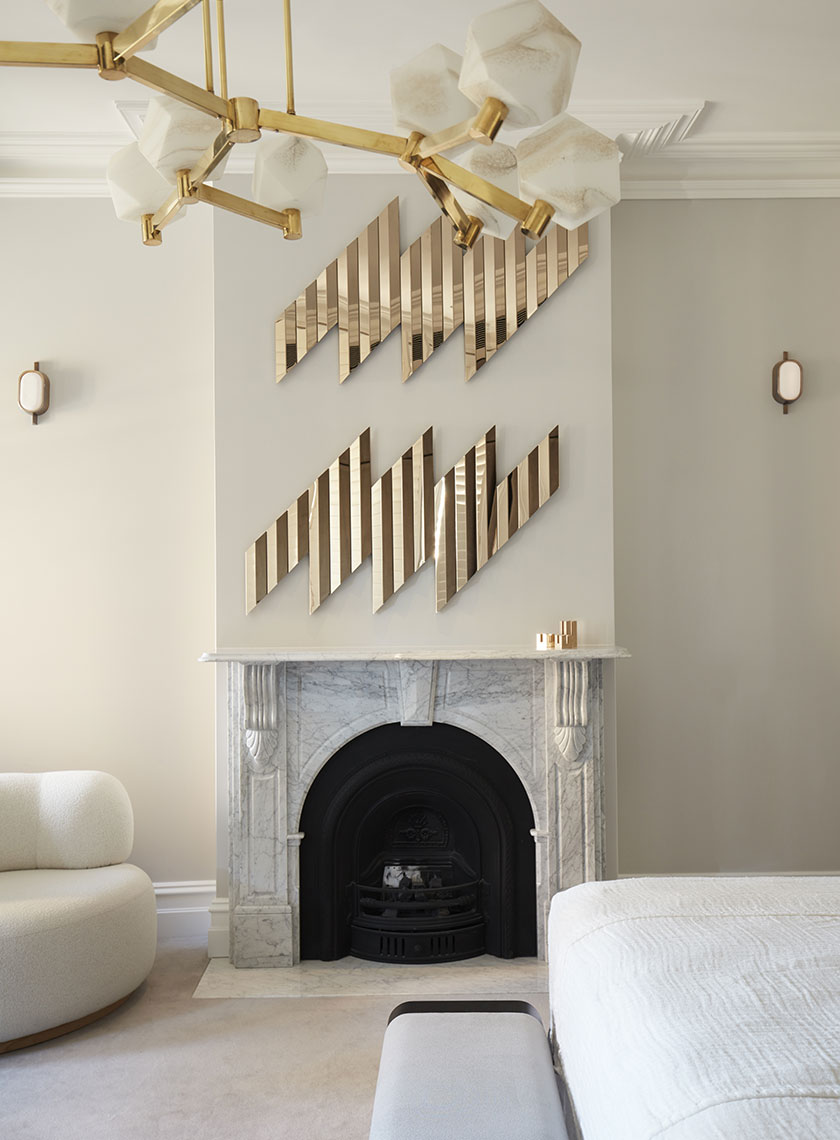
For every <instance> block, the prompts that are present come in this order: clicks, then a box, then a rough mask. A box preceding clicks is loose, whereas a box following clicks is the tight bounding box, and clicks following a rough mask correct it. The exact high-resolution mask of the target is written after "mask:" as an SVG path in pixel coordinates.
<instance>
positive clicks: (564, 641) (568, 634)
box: [558, 621, 578, 649]
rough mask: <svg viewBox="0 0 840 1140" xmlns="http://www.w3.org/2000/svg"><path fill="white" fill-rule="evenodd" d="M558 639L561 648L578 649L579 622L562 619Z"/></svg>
mask: <svg viewBox="0 0 840 1140" xmlns="http://www.w3.org/2000/svg"><path fill="white" fill-rule="evenodd" d="M558 640H559V643H560V648H561V649H577V643H578V640H577V622H576V621H561V622H560V636H559V639H558Z"/></svg>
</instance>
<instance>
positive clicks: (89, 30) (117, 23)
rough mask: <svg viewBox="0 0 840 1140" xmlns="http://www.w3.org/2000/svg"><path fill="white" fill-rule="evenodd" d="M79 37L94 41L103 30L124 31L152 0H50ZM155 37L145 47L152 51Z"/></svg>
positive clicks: (52, 6)
mask: <svg viewBox="0 0 840 1140" xmlns="http://www.w3.org/2000/svg"><path fill="white" fill-rule="evenodd" d="M47 6H48V7H50V8H52V10H53V12H55V14H56V16H58V18H59V20H61V22H62V24H64V26H65V27H66V28H68V29H69V30H70V31H71V32H72V33H73V35H74V36H75V37H76V39H79V40H81V41H82V42H83V43H88V44H92V43H93V41H94V40H95V39H96V37H97V36H98V35H99V33H100V32H122V31H124V30H125V28H127V27H128V25H129V24H132V23H134V21H135V20H136V19H137V17H138V16H142V15H143V13H144V12H145V11H146V9H147V8H150V7H151V4H150V3H149V0H47ZM156 44H157V40H152V41H151V42H150V43H148V44H147V45H146V47H145V48H144V49H143V50H144V51H151V50H152V48H153V47H154V46H155V45H156Z"/></svg>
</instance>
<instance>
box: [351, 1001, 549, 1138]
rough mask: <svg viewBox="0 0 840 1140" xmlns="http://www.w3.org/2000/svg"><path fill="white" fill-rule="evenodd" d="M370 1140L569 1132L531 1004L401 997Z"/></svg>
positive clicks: (378, 1087) (544, 1040) (384, 1050)
mask: <svg viewBox="0 0 840 1140" xmlns="http://www.w3.org/2000/svg"><path fill="white" fill-rule="evenodd" d="M370 1140H567V1133H566V1128H565V1124H564V1122H563V1109H562V1106H561V1103H560V1095H559V1093H558V1089H557V1079H556V1077H555V1073H554V1068H553V1066H552V1063H551V1052H550V1050H549V1045H548V1040H547V1038H546V1035H545V1030H544V1028H543V1024H542V1021H541V1020H540V1017H539V1014H538V1013H537V1011H536V1010H535V1009H534V1007H533V1006H532V1005H529V1004H528V1003H527V1002H524V1001H410V1002H404V1003H403V1004H402V1005H398V1006H397V1007H396V1009H395V1010H394V1011H393V1012H392V1014H391V1016H390V1018H389V1021H388V1027H387V1029H386V1030H385V1040H384V1042H383V1045H382V1058H381V1060H380V1064H379V1077H378V1080H377V1083H376V1096H375V1099H374V1105H373V1118H372V1121H371V1128H370Z"/></svg>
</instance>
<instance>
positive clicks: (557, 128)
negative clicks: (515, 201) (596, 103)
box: [516, 115, 621, 230]
mask: <svg viewBox="0 0 840 1140" xmlns="http://www.w3.org/2000/svg"><path fill="white" fill-rule="evenodd" d="M516 157H517V159H518V160H519V187H520V196H521V197H522V198H524V199H525V200H526V201H529V202H533V201H535V200H536V199H537V198H543V199H544V200H545V201H546V202H549V203H550V204H551V205H552V206H554V208H555V210H556V211H557V212H556V214H555V215H554V221H556V222H559V223H560V225H561V226H565V227H566V229H567V230H573V229H575V228H576V227H577V226H580V225H583V223H584V222H588V221H589V220H590V218H594V217H595V215H596V214H600V213H602V212H603V211H604V210H608V209H609V208H610V206H614V205H615V204H616V202H618V201H619V199H620V198H621V184H620V174H619V165H620V163H621V151H620V150H619V149H618V146H617V145H616V143H614V142H613V140H612V139H610V138H607V136H606V135H602V134H601V133H600V131H596V130H595V129H594V128H593V127H589V126H587V125H586V123H582V122H581V121H580V119H575V118H573V117H572V116H571V115H558V116H557V118H556V119H553V120H552V121H551V122H550V123H546V125H545V126H544V127H541V128H540V130H538V131H534V133H533V134H531V135H529V136H528V137H527V138H526V139H523V140H522V142H520V143H519V145H518V146H517V148H516Z"/></svg>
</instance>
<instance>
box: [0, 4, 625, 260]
mask: <svg viewBox="0 0 840 1140" xmlns="http://www.w3.org/2000/svg"><path fill="white" fill-rule="evenodd" d="M144 2H145V0H47V3H48V5H49V7H50V8H52V9H53V11H54V12H55V13H56V14H57V15H58V16H59V17H60V18H61V19H62V20H63V22H64V23H65V24H66V26H67V27H68V28H69V29H70V31H71V32H73V34H74V35H75V36H76V37H77V38H78V39H80V40H82V41H86V40H94V42H81V43H78V44H68V43H18V42H11V41H0V65H6V66H19V67H63V68H88V69H92V70H96V71H98V73H99V75H100V76H101V78H102V79H107V80H122V79H126V78H130V79H133V80H135V81H136V82H137V83H140V84H142V85H143V86H145V87H148V88H151V90H152V91H154V92H157V93H158V94H157V95H156V96H155V97H153V99H152V100H151V102H150V104H149V110H148V112H147V114H146V117H145V120H144V125H143V131H142V133H141V135H140V138H139V141H138V142H136V143H132V144H130V145H129V146H127V147H124V148H123V149H122V150H120V151H118V152H117V153H116V154H115V155H114V156H113V158H112V159H111V162H110V163H109V168H108V182H109V185H110V188H111V193H112V197H113V199H114V205H115V208H116V210H117V214H118V216H119V217H120V218H123V219H125V220H130V221H134V222H138V221H139V223H140V225H141V227H142V237H143V242H144V244H145V245H152V246H154V245H160V244H161V240H162V237H161V235H162V232H163V230H164V229H165V228H166V226H168V225H170V224H171V223H172V222H173V221H175V220H176V219H177V218H178V217H179V216H180V215H181V212H182V210H183V209H184V207H185V206H187V205H189V204H191V203H194V202H209V203H210V204H211V205H213V206H218V207H221V208H222V209H225V210H229V211H232V212H233V213H235V214H240V215H242V216H243V217H247V218H252V219H254V220H255V221H259V222H263V223H265V224H267V225H270V226H274V227H276V228H278V229H280V230H281V231H282V233H283V236H284V237H285V238H288V239H295V238H299V237H301V236H302V232H303V231H302V223H301V215H302V214H303V215H304V217H306V216H307V215H309V214H314V213H315V212H317V208H318V206H319V205H320V199H321V198H322V196H323V189H324V183H325V181H326V174H327V167H326V162H325V160H324V156H323V154H322V152H321V150H320V148H319V147H318V146H316V145H315V143H314V142H312V141H311V140H316V141H317V142H319V143H329V144H336V145H339V146H345V147H352V148H354V149H357V150H363V151H372V152H376V153H379V154H386V155H390V156H392V157H393V158H394V159H395V160H396V161H397V162H398V163H399V164H400V165H401V166H402V167H404V168H405V169H407V170H409V171H412V172H414V173H415V174H416V175H417V176H418V177H419V178H420V180H421V181H422V183H423V185H424V186H425V187H426V189H427V190H428V191H429V193H430V194H431V195H432V196H433V198H434V199H435V201H436V202H437V204H438V205H439V207H440V209H441V211H442V212H443V214H444V215H445V216H446V217H447V218H448V219H449V221H450V222H451V223H452V227H453V230H454V234H453V239H454V241H455V242H456V244H457V245H459V246H461V247H462V248H464V249H470V248H471V247H472V246H473V245H474V243H475V241H476V239H477V238H478V236H479V234H480V233H482V232H484V233H487V234H492V235H494V236H497V237H507V236H509V234H510V232H512V230H513V229H514V228H515V227H516V226H519V228H520V229H521V231H522V233H523V234H524V235H525V236H526V237H528V238H532V239H534V240H536V239H538V238H539V237H540V236H541V235H542V234H543V233H544V231H545V230H546V227H547V226H548V224H549V223H550V222H551V221H552V219H553V220H555V221H556V222H557V223H558V224H559V225H562V226H564V227H565V228H566V229H574V228H576V227H577V226H579V225H582V224H583V223H584V222H587V221H589V220H590V219H591V218H592V217H594V216H595V215H596V214H598V213H600V212H602V211H603V210H606V209H609V208H610V207H611V206H612V205H614V204H615V203H616V202H617V201H618V199H619V162H620V158H621V155H620V152H619V150H618V147H617V145H616V144H615V142H614V141H613V140H612V139H609V138H607V137H606V136H604V135H602V134H600V133H599V132H598V131H595V130H594V129H593V128H591V127H589V126H587V125H586V124H585V123H582V122H581V121H580V120H578V119H575V118H573V117H572V116H571V115H568V114H567V113H566V106H567V104H568V100H569V95H570V91H571V85H572V80H573V77H574V71H575V66H576V63H577V57H578V53H579V51H580V42H579V41H578V40H577V39H576V38H575V37H574V36H573V35H572V33H571V32H569V30H568V29H567V28H565V27H564V26H563V24H561V23H560V21H559V20H558V19H557V18H556V17H555V16H554V15H552V13H550V12H549V11H548V10H547V9H546V8H544V7H543V5H542V4H541V3H539V0H517V2H516V3H513V4H508V5H506V6H504V7H502V8H497V9H495V10H493V11H491V12H486V13H484V14H483V15H480V16H477V17H476V18H475V19H474V20H473V21H472V23H471V25H470V27H469V30H468V35H467V44H466V49H465V52H464V56H463V59H462V58H461V57H459V56H458V55H457V54H456V53H455V52H453V51H451V50H449V49H448V48H445V47H443V46H442V45H440V44H436V45H434V46H433V47H431V48H428V49H427V50H426V51H424V52H422V53H420V55H418V56H416V57H415V58H414V59H413V60H411V61H410V62H409V63H407V64H405V65H403V66H402V67H398V68H396V69H395V70H394V71H392V73H391V97H392V104H393V108H394V116H395V121H396V124H397V127H398V129H401V130H403V131H404V132H405V133H404V134H400V135H398V134H394V135H390V134H383V133H380V132H378V131H371V130H365V129H362V128H359V127H353V126H348V125H345V124H342V123H334V122H330V121H326V120H321V119H312V118H306V117H305V116H302V115H298V114H297V112H296V109H295V100H294V74H293V64H292V34H291V33H292V28H291V0H283V11H284V31H285V37H284V38H285V62H286V110H285V111H278V110H269V109H267V108H265V107H260V105H259V103H258V102H257V101H256V100H255V99H252V98H249V97H241V96H235V97H229V95H228V77H227V61H226V51H225V18H224V0H215V25H216V41H217V46H218V91H217V90H216V69H215V67H214V60H213V27H212V24H213V19H212V16H213V13H212V12H211V0H158V2H157V3H155V4H153V5H152V6H151V7H150V8H149V9H148V10H147V11H143V12H141V9H142V6H143V3H144ZM199 4H200V5H201V8H202V14H203V50H204V66H205V87H204V88H202V87H199V86H198V85H197V84H194V83H191V82H189V81H187V80H186V79H183V78H181V77H180V76H179V75H176V74H174V73H172V72H169V71H165V70H163V69H162V68H159V67H156V66H155V65H154V64H152V63H149V62H148V60H146V59H145V58H141V56H140V54H139V53H141V52H143V51H149V50H151V49H152V48H153V47H154V46H155V42H156V39H157V37H158V36H159V35H161V34H162V33H163V32H165V31H166V30H167V29H168V28H169V27H171V25H172V24H174V23H175V22H176V21H177V20H180V19H181V17H182V16H184V15H186V14H187V12H189V11H190V10H191V9H192V8H195V7H196V6H198V5H199ZM103 11H104V12H106V13H107V16H105V17H103V16H102V13H103ZM101 22H105V23H106V24H107V25H108V26H109V30H106V31H97V30H96V29H97V28H98V27H99V25H100V23H101ZM503 124H506V126H507V127H509V128H513V129H514V130H519V131H522V130H525V129H528V128H535V129H534V130H532V131H531V133H530V134H528V135H527V136H526V137H524V138H521V139H520V140H519V141H518V142H517V143H516V146H515V147H512V146H507V145H505V144H504V143H502V142H498V141H496V140H497V136H498V134H499V131H500V129H501V127H502V126H503ZM263 132H273V134H269V135H266V136H265V137H263ZM237 143H258V146H257V155H256V161H255V167H254V184H253V199H254V200H250V199H247V198H243V197H239V196H237V195H235V194H231V193H229V192H228V191H226V190H222V189H220V188H219V187H218V186H215V185H211V184H210V182H209V180H210V179H211V178H213V177H214V176H215V177H217V178H218V177H219V175H220V174H221V173H222V171H223V169H224V164H225V161H226V159H227V157H228V155H229V154H230V152H231V150H232V149H233V147H234V146H235V145H236V144H237ZM447 152H450V157H446V153H447ZM453 156H454V157H455V158H457V159H458V161H457V162H455V161H453V160H452V157H453ZM456 195H457V196H456Z"/></svg>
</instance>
